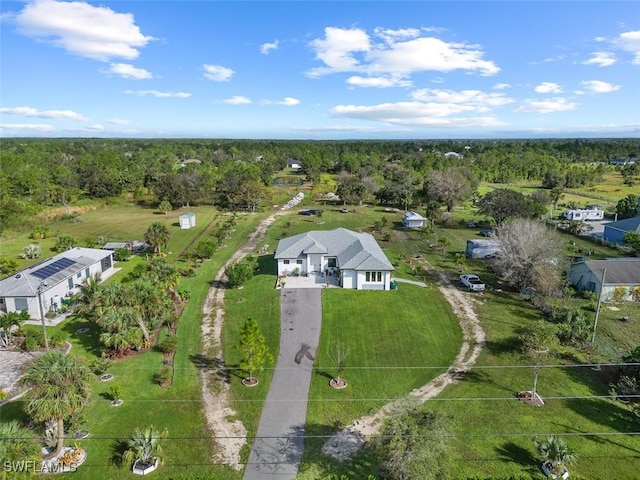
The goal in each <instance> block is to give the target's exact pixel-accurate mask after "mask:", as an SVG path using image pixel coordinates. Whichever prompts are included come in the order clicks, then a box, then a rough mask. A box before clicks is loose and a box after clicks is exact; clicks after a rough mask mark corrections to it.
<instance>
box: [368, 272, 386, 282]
mask: <svg viewBox="0 0 640 480" xmlns="http://www.w3.org/2000/svg"><path fill="white" fill-rule="evenodd" d="M364 277H365V280H366V281H367V282H381V281H382V272H365V274H364Z"/></svg>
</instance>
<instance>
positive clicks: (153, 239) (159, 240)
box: [144, 222, 170, 255]
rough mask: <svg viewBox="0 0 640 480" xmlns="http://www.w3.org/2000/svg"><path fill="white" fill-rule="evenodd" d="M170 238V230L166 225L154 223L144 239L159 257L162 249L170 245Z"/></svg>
mask: <svg viewBox="0 0 640 480" xmlns="http://www.w3.org/2000/svg"><path fill="white" fill-rule="evenodd" d="M169 236H170V234H169V229H168V228H167V226H166V225H165V224H164V223H162V222H153V223H152V224H151V225H149V228H148V229H147V231H146V233H145V234H144V239H145V240H146V241H147V243H149V245H151V247H152V248H153V253H155V254H156V255H159V254H160V253H161V252H162V248H164V247H166V246H167V245H168V244H169Z"/></svg>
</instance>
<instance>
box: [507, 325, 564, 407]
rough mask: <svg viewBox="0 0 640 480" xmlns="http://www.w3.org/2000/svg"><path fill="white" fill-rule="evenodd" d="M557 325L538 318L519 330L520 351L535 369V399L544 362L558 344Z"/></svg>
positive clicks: (532, 389) (533, 394) (533, 392)
mask: <svg viewBox="0 0 640 480" xmlns="http://www.w3.org/2000/svg"><path fill="white" fill-rule="evenodd" d="M557 330H558V329H557V327H556V326H555V325H554V324H552V323H549V322H547V321H545V320H536V321H534V322H532V323H530V324H528V325H527V326H526V327H523V328H521V329H520V330H518V332H517V338H518V341H519V342H520V353H521V354H522V356H523V357H524V359H525V361H526V362H528V363H529V364H530V368H531V369H532V370H533V387H532V388H531V395H532V397H533V398H534V399H535V397H536V393H537V389H538V378H539V377H540V371H541V370H542V364H543V362H545V360H546V359H547V358H548V357H549V355H551V354H552V352H553V351H554V349H555V348H556V346H557V345H558V337H557V336H556V332H557Z"/></svg>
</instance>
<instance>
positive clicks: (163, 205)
mask: <svg viewBox="0 0 640 480" xmlns="http://www.w3.org/2000/svg"><path fill="white" fill-rule="evenodd" d="M158 210H160V211H161V212H162V213H163V214H165V215H166V214H167V213H169V212H170V211H172V210H173V205H171V202H169V201H168V200H166V199H165V200H162V201H161V202H160V204H159V205H158Z"/></svg>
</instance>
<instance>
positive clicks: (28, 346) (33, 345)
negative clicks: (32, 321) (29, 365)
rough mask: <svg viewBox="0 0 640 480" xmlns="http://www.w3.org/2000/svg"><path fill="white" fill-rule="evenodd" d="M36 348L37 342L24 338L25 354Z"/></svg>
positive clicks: (33, 339)
mask: <svg viewBox="0 0 640 480" xmlns="http://www.w3.org/2000/svg"><path fill="white" fill-rule="evenodd" d="M37 348H38V341H37V340H36V339H35V338H34V337H26V338H25V339H24V349H25V350H26V351H27V352H33V351H34V350H36V349H37Z"/></svg>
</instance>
